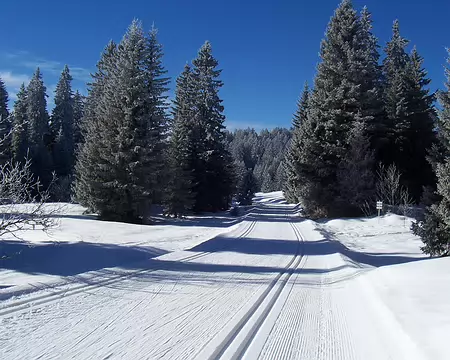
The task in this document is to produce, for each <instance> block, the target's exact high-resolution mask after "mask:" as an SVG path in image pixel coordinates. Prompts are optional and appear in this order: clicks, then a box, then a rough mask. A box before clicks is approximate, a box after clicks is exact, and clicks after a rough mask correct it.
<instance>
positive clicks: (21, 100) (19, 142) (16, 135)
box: [11, 84, 29, 163]
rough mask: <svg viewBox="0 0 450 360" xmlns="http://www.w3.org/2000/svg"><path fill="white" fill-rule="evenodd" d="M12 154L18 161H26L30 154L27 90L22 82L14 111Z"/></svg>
mask: <svg viewBox="0 0 450 360" xmlns="http://www.w3.org/2000/svg"><path fill="white" fill-rule="evenodd" d="M11 146H12V155H13V159H14V161H16V162H20V163H24V160H25V157H26V156H27V154H28V148H29V144H28V120H27V90H26V88H25V84H22V85H21V87H20V90H19V92H18V93H17V100H16V102H15V103H14V111H13V133H12V144H11Z"/></svg>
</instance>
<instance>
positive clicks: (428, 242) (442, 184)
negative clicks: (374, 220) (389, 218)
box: [412, 50, 450, 256]
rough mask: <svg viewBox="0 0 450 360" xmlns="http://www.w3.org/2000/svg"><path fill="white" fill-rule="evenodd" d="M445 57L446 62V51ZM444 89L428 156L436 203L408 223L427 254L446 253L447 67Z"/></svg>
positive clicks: (449, 218) (449, 240)
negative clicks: (434, 142)
mask: <svg viewBox="0 0 450 360" xmlns="http://www.w3.org/2000/svg"><path fill="white" fill-rule="evenodd" d="M448 53H449V57H448V59H447V62H448V64H449V65H450V50H448ZM445 73H446V77H447V82H446V84H445V86H446V90H445V91H441V92H440V93H438V99H439V102H440V104H441V107H442V110H441V111H440V113H439V118H438V122H437V123H438V139H439V143H440V144H439V145H440V147H439V149H438V151H437V152H438V153H439V154H438V155H437V156H436V157H435V158H434V159H432V160H433V161H435V165H434V168H435V170H436V176H437V179H438V181H437V192H436V195H437V199H436V203H435V204H432V205H430V206H429V207H427V209H426V211H425V217H424V220H423V221H417V222H415V223H414V224H413V225H412V230H413V232H414V234H416V235H419V236H420V237H421V238H422V242H423V243H424V246H423V247H422V251H423V252H424V253H426V254H429V255H431V256H440V255H450V189H449V186H448V184H449V183H450V69H449V68H446V69H445Z"/></svg>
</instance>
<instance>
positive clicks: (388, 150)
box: [380, 21, 435, 201]
mask: <svg viewBox="0 0 450 360" xmlns="http://www.w3.org/2000/svg"><path fill="white" fill-rule="evenodd" d="M407 44H408V40H406V39H404V38H403V37H402V36H401V35H400V28H399V22H398V21H395V22H394V26H393V35H392V39H391V40H390V41H389V43H388V44H387V46H386V49H385V52H386V58H385V60H384V61H383V74H384V103H385V112H386V120H387V123H386V128H387V134H388V138H389V141H388V145H387V146H385V148H384V154H383V156H382V158H381V159H380V160H381V161H382V162H383V163H384V164H392V163H395V164H396V166H397V167H398V169H399V171H400V172H401V174H402V184H403V185H404V186H406V188H407V189H408V190H409V192H410V193H411V195H412V196H413V198H414V199H415V200H416V201H418V200H419V199H420V196H421V194H422V188H423V186H427V185H430V184H432V183H433V180H434V179H433V175H432V169H431V166H430V165H429V163H428V162H427V160H426V157H427V152H428V150H429V149H430V148H431V147H432V145H433V143H434V142H435V135H434V122H435V109H434V105H433V102H434V96H433V95H430V93H429V90H428V89H427V86H428V85H429V83H430V80H429V79H428V78H427V77H426V76H427V73H426V71H425V70H424V69H423V67H422V65H423V58H422V57H421V56H420V55H419V53H418V52H417V50H416V49H415V48H414V49H413V51H412V53H411V55H408V54H407V53H406V50H405V48H406V46H407Z"/></svg>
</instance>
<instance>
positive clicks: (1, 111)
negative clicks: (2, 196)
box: [0, 78, 12, 164]
mask: <svg viewBox="0 0 450 360" xmlns="http://www.w3.org/2000/svg"><path fill="white" fill-rule="evenodd" d="M11 130H12V124H11V118H10V116H9V110H8V92H7V91H6V86H5V83H4V82H3V80H2V79H1V78H0V141H1V143H0V164H4V163H5V162H7V161H8V160H9V159H10V158H11Z"/></svg>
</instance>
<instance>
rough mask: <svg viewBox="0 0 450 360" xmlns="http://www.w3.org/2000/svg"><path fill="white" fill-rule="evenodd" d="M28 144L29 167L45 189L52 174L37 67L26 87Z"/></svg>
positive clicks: (43, 93)
mask: <svg viewBox="0 0 450 360" xmlns="http://www.w3.org/2000/svg"><path fill="white" fill-rule="evenodd" d="M26 99H27V120H28V125H27V128H28V145H29V149H30V158H31V164H32V166H31V169H32V172H33V174H34V175H35V177H36V178H39V179H40V181H41V183H42V184H43V186H44V189H46V188H47V187H48V186H49V185H50V181H51V174H52V170H53V168H52V160H51V152H50V149H51V135H50V127H49V116H48V113H47V94H46V87H45V85H44V82H43V80H42V74H41V71H40V69H39V68H37V69H36V72H35V73H34V75H33V77H32V79H31V81H30V83H29V84H28V87H27V97H26Z"/></svg>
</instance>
